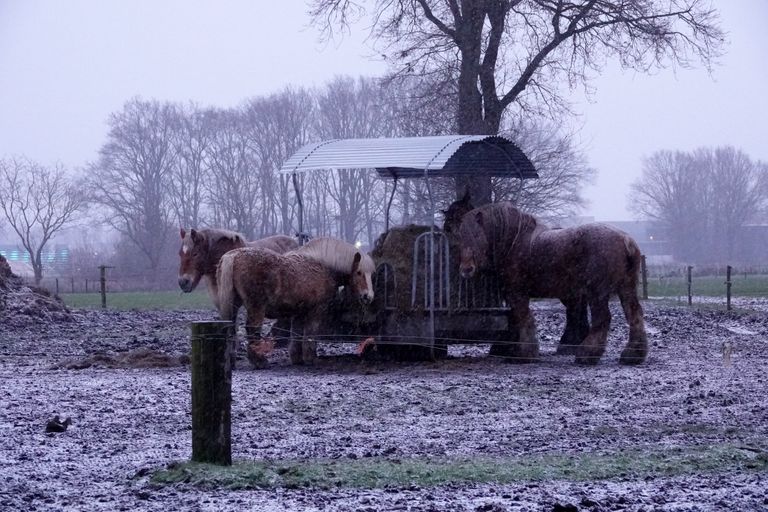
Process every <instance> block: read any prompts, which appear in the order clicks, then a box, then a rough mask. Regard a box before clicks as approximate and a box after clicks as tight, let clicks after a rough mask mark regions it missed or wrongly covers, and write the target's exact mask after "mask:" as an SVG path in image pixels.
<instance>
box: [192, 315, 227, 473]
mask: <svg viewBox="0 0 768 512" xmlns="http://www.w3.org/2000/svg"><path fill="white" fill-rule="evenodd" d="M231 328H232V322H224V321H213V322H192V326H191V329H192V335H191V342H192V358H191V370H192V461H193V462H207V463H211V464H219V465H222V466H229V465H231V464H232V357H231V353H232V344H231V343H230V342H229V333H230V329H231Z"/></svg>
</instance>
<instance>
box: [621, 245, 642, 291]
mask: <svg viewBox="0 0 768 512" xmlns="http://www.w3.org/2000/svg"><path fill="white" fill-rule="evenodd" d="M624 249H625V251H626V257H627V260H626V265H627V274H628V275H629V276H631V277H630V282H631V283H634V284H635V285H637V279H638V275H639V274H640V266H641V260H642V258H643V256H642V254H641V253H640V248H639V247H638V246H637V242H635V241H634V240H633V239H632V238H631V237H630V236H629V235H624Z"/></svg>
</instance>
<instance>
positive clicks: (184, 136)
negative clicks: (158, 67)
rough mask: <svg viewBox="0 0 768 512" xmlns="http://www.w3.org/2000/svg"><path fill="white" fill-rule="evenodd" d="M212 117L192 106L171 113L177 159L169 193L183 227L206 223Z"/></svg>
mask: <svg viewBox="0 0 768 512" xmlns="http://www.w3.org/2000/svg"><path fill="white" fill-rule="evenodd" d="M212 117H213V114H212V113H211V112H210V111H209V110H203V109H200V108H199V107H197V106H195V105H192V104H190V105H188V106H186V107H176V108H174V109H173V111H172V115H171V127H172V130H171V135H172V139H171V142H172V144H173V154H174V155H175V158H174V160H173V165H172V166H171V172H170V174H169V180H168V193H169V199H170V202H171V206H172V208H173V211H174V213H175V216H176V220H177V222H178V223H179V225H181V226H191V227H196V226H199V225H200V224H201V223H203V221H204V218H203V213H204V212H203V209H204V203H205V181H206V178H207V175H208V171H209V159H208V152H209V150H210V146H211V138H212V136H213V133H212V132H213V131H212V129H211V123H212V120H211V119H212Z"/></svg>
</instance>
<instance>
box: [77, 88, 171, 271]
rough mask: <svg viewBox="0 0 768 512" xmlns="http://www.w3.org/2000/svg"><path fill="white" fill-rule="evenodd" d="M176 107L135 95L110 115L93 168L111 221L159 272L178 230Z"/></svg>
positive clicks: (96, 194)
mask: <svg viewBox="0 0 768 512" xmlns="http://www.w3.org/2000/svg"><path fill="white" fill-rule="evenodd" d="M173 126H174V107H173V106H172V105H170V104H167V103H159V102H157V101H144V100H141V99H133V100H130V101H128V102H127V103H126V104H125V106H124V107H123V110H122V111H121V112H117V113H114V114H112V115H111V116H110V118H109V127H110V130H109V135H108V138H107V142H106V143H105V144H104V145H103V146H102V148H101V150H100V151H99V159H98V160H97V162H96V163H94V164H92V165H91V166H90V169H89V189H90V191H91V193H92V197H93V199H94V201H95V202H97V203H98V204H100V205H102V206H103V209H104V211H105V212H106V215H105V220H106V221H107V222H108V223H109V224H110V225H111V226H112V227H114V228H115V229H116V230H117V231H118V232H120V233H121V234H122V235H123V236H125V237H127V239H129V240H130V241H131V243H133V244H134V245H135V247H136V248H137V249H139V250H140V251H141V253H142V254H143V255H144V256H145V257H146V259H147V261H146V263H147V265H148V268H149V269H150V271H151V272H152V274H153V276H152V277H155V276H154V274H155V273H156V272H157V271H158V269H159V266H160V263H161V259H162V256H163V253H164V251H165V249H166V245H167V243H168V242H169V235H170V234H171V231H172V226H171V224H172V222H171V221H172V209H171V204H170V196H169V194H168V180H169V179H170V176H171V173H172V171H173V169H174V165H175V164H176V162H177V155H176V152H175V147H174V144H173V137H172V132H173Z"/></svg>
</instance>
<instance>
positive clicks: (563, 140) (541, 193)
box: [493, 123, 595, 216]
mask: <svg viewBox="0 0 768 512" xmlns="http://www.w3.org/2000/svg"><path fill="white" fill-rule="evenodd" d="M509 132H510V134H511V135H510V138H511V139H512V140H515V141H517V144H518V145H519V146H520V148H521V149H522V150H523V152H524V153H525V154H526V155H527V156H528V158H530V159H531V162H532V163H533V165H534V167H535V168H536V170H537V171H538V173H539V179H536V180H525V181H523V182H522V183H521V182H520V181H519V180H517V179H509V178H503V179H500V178H494V179H493V196H494V199H496V200H513V201H514V202H516V203H517V204H518V205H519V206H520V207H521V208H523V209H524V210H525V211H527V212H531V213H533V214H536V215H549V216H571V215H575V214H576V213H577V212H578V210H579V209H580V208H582V207H583V206H584V204H585V200H584V198H583V197H582V195H581V191H582V188H583V186H584V184H585V183H589V182H590V181H592V179H593V178H594V176H595V169H593V168H591V167H589V166H588V165H587V159H586V157H585V156H584V152H583V151H582V150H581V148H579V147H578V146H577V145H576V142H575V141H574V140H573V137H572V136H571V135H568V134H562V133H561V131H560V130H559V129H557V128H556V127H554V126H552V125H551V124H550V123H539V124H535V123H525V124H519V125H516V126H511V127H510V128H509Z"/></svg>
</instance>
